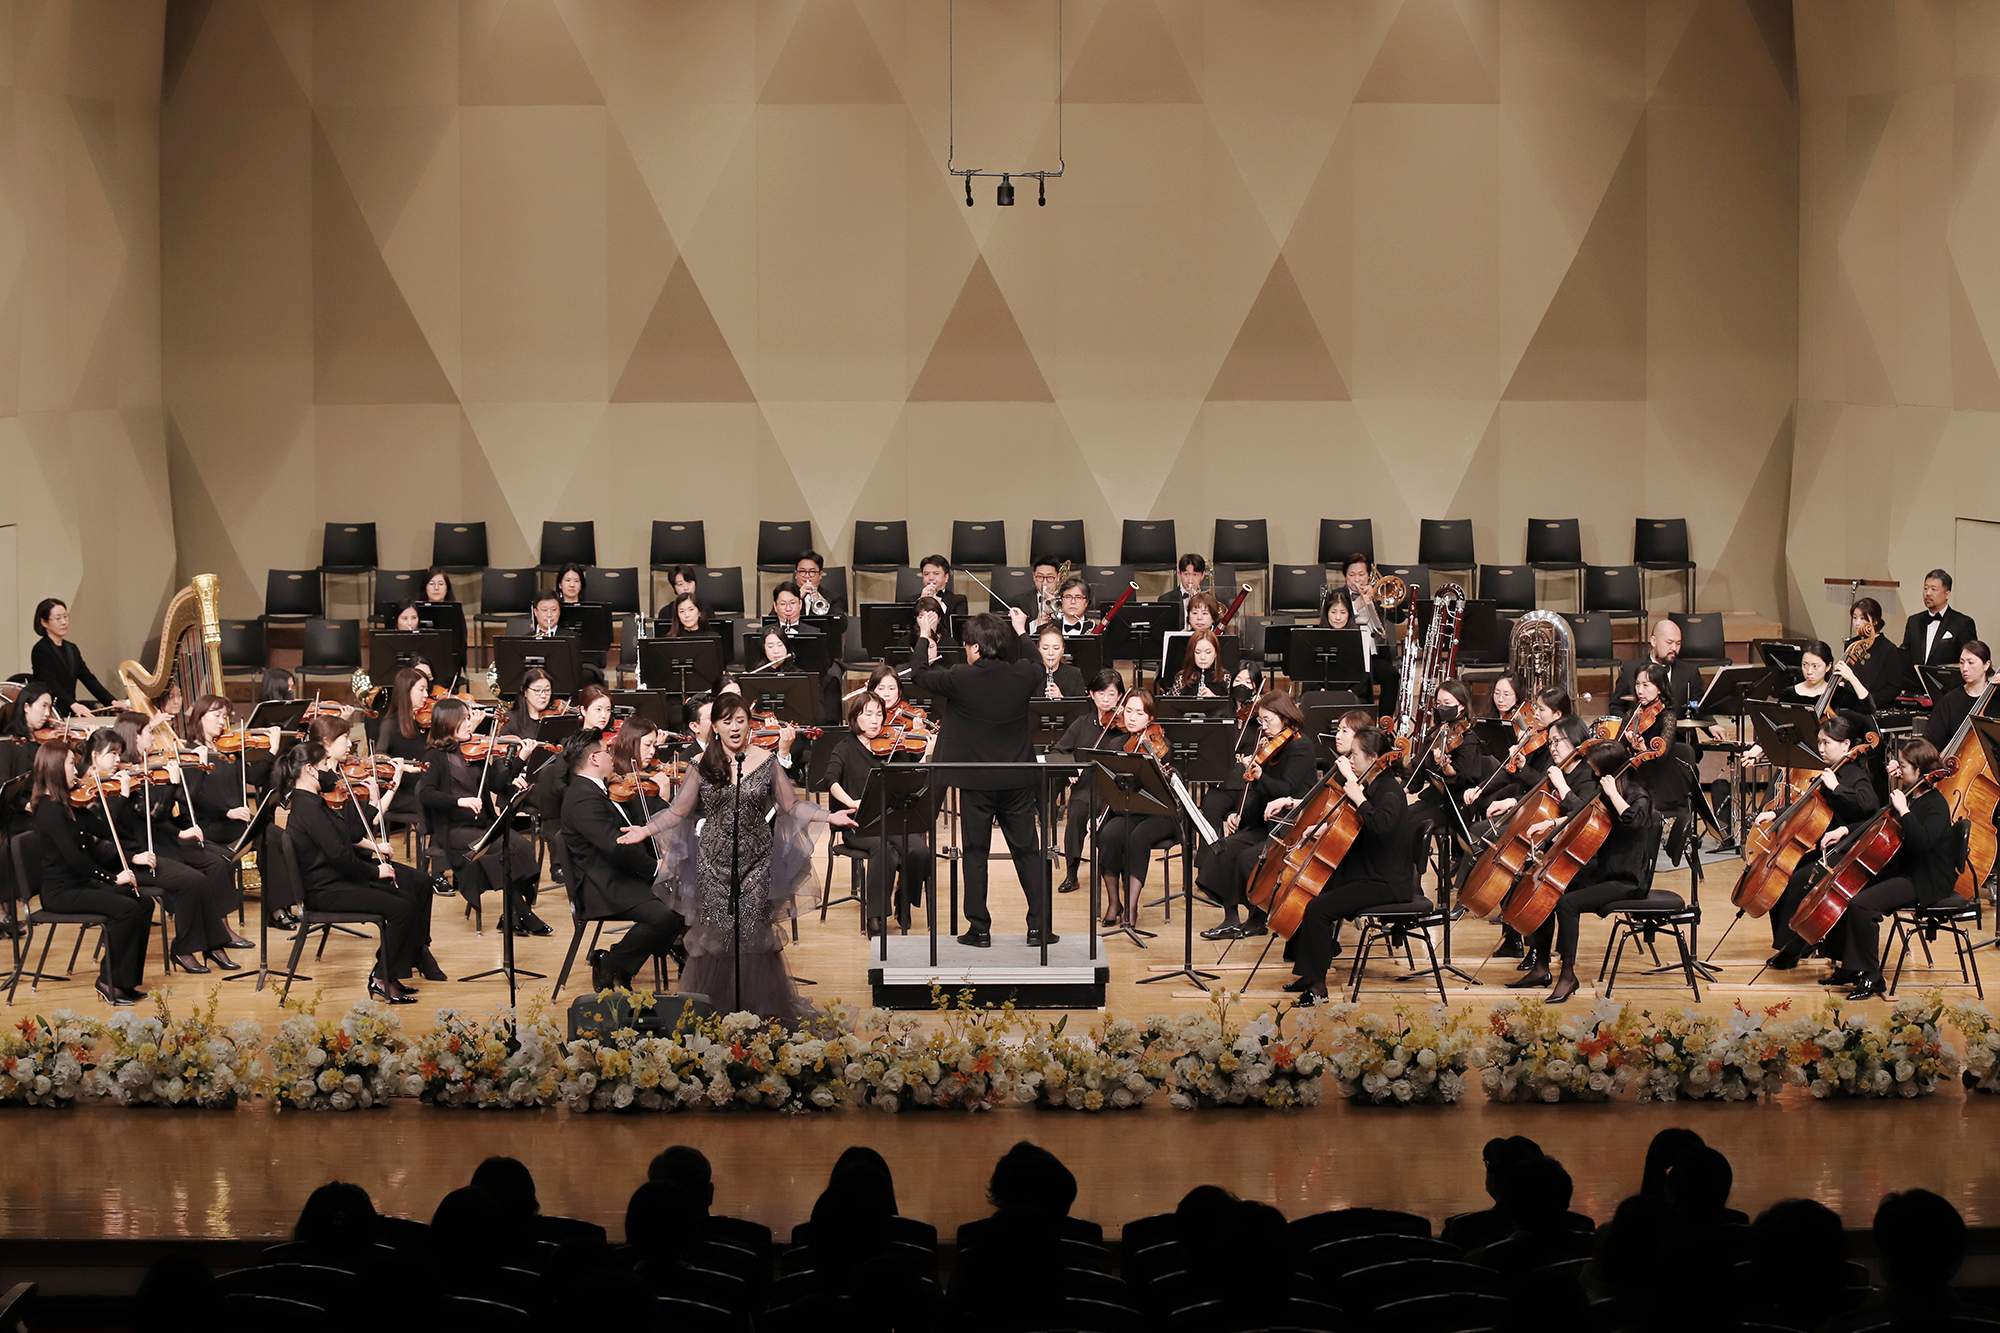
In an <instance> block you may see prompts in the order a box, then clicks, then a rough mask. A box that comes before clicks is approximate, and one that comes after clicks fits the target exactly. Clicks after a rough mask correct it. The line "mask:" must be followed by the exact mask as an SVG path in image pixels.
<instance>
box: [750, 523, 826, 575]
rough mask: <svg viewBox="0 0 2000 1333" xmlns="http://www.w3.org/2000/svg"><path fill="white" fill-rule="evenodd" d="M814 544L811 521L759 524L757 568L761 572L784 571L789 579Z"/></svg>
mask: <svg viewBox="0 0 2000 1333" xmlns="http://www.w3.org/2000/svg"><path fill="white" fill-rule="evenodd" d="M812 544H813V525H812V523H811V521H810V520H807V519H800V520H799V521H798V522H796V523H759V524H758V525H757V568H758V570H759V571H760V572H779V571H782V572H783V573H784V574H785V575H786V576H787V577H790V575H791V572H792V570H793V568H794V567H795V566H797V564H798V562H799V556H800V554H802V553H803V552H806V551H810V550H811V549H812Z"/></svg>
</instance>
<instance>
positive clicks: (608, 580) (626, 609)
mask: <svg viewBox="0 0 2000 1333" xmlns="http://www.w3.org/2000/svg"><path fill="white" fill-rule="evenodd" d="M583 600H584V601H586V602H597V603H600V604H602V605H604V606H608V607H610V608H611V614H613V615H625V616H636V615H638V614H639V569H638V566H636V565H628V566H626V567H625V568H623V569H612V568H608V567H606V566H604V565H592V566H591V567H590V568H588V569H586V570H584V571H583Z"/></svg>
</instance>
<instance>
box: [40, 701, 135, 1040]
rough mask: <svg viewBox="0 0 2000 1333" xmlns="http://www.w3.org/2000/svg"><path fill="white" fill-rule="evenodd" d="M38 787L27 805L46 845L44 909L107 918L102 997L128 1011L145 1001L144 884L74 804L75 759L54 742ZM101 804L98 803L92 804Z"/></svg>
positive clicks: (45, 748)
mask: <svg viewBox="0 0 2000 1333" xmlns="http://www.w3.org/2000/svg"><path fill="white" fill-rule="evenodd" d="M33 772H34V778H33V786H32V789H31V792H30V795H29V798H28V805H29V809H30V811H31V812H32V813H31V818H32V820H33V822H34V829H35V832H37V833H39V834H40V835H41V844H42V888H41V897H42V906H43V907H44V908H45V909H47V910H48V911H51V912H79V913H80V912H89V913H92V914H94V915H97V916H101V917H103V918H104V961H103V962H102V963H101V964H99V966H98V972H97V983H96V988H97V994H98V997H99V998H100V999H102V1000H103V1001H104V1002H105V1003H106V1004H108V1005H111V1006H113V1007H114V1008H119V1009H126V1008H130V1007H131V1006H132V1005H134V1004H136V1003H137V1002H139V1001H140V1000H143V999H145V998H146V992H145V991H142V990H140V989H139V983H140V981H142V980H144V978H145V971H146V936H147V935H148V934H150V933H151V931H152V926H153V905H152V904H151V903H150V902H148V901H146V900H145V899H144V898H142V897H141V896H140V895H139V891H138V879H137V878H136V875H135V872H134V870H133V869H132V867H130V866H128V865H126V864H125V863H124V861H123V860H122V859H121V858H120V857H119V855H118V852H117V850H116V849H115V848H113V847H112V846H111V845H110V844H109V843H107V842H104V841H103V840H101V839H100V838H98V837H96V836H94V835H93V833H92V832H91V830H90V829H89V828H87V827H86V821H85V820H84V819H83V818H82V817H81V814H80V812H79V811H78V810H77V809H76V807H75V806H74V805H73V804H72V803H71V800H70V791H71V789H72V788H74V787H75V786H76V785H77V774H76V756H75V755H73V754H72V753H71V752H70V749H69V747H68V746H66V745H63V744H61V743H59V742H56V741H49V742H47V743H45V744H42V745H39V746H37V747H36V748H35V761H34V769H33ZM95 804H96V802H95V801H93V805H95Z"/></svg>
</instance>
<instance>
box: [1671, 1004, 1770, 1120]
mask: <svg viewBox="0 0 2000 1333" xmlns="http://www.w3.org/2000/svg"><path fill="white" fill-rule="evenodd" d="M1790 1007H1791V1006H1790V1002H1789V1001H1787V1002H1786V1003H1783V1004H1776V1005H1772V1006H1771V1007H1770V1008H1768V1009H1765V1010H1762V1011H1760V1012H1758V1013H1751V1012H1750V1011H1749V1010H1747V1009H1745V1008H1744V1007H1743V1006H1742V1005H1741V1004H1738V1005H1737V1006H1736V1007H1735V1008H1734V1009H1733V1010H1732V1011H1731V1012H1730V1013H1728V1014H1726V1015H1723V1016H1720V1017H1718V1016H1717V1015H1715V1014H1705V1013H1702V1012H1701V1011H1700V1010H1697V1009H1681V1008H1678V1007H1676V1008H1672V1009H1668V1010H1666V1011H1665V1012H1664V1013H1663V1014H1661V1015H1660V1017H1658V1018H1654V1017H1653V1015H1652V1013H1651V1012H1650V1011H1648V1012H1646V1013H1643V1014H1641V1015H1640V1023H1639V1034H1638V1038H1639V1045H1640V1046H1641V1047H1642V1048H1643V1049H1644V1050H1645V1052H1646V1054H1647V1055H1648V1056H1649V1057H1650V1063H1649V1064H1647V1065H1646V1067H1645V1068H1644V1070H1643V1071H1642V1072H1641V1073H1640V1074H1639V1077H1638V1078H1637V1080H1636V1081H1635V1085H1634V1086H1635V1088H1636V1090H1637V1095H1638V1100H1640V1101H1642V1102H1648V1101H1663V1102H1671V1101H1677V1100H1679V1099H1680V1098H1683V1097H1685V1098H1687V1099H1689V1100H1691V1101H1700V1100H1712V1101H1724V1102H1742V1101H1755V1100H1756V1099H1757V1098H1759V1097H1775V1096H1776V1095H1777V1094H1778V1091H1779V1089H1781V1088H1783V1087H1784V1086H1785V1082H1786V1078H1787V1073H1786V1070H1787V1068H1788V1061H1787V1058H1786V1044H1785V1042H1784V1041H1783V1040H1782V1038H1781V1036H1780V1035H1779V1034H1778V1033H1776V1032H1769V1031H1766V1030H1765V1024H1766V1023H1767V1022H1769V1021H1770V1020H1773V1019H1775V1018H1777V1016H1778V1015H1779V1014H1781V1013H1783V1012H1784V1011H1785V1010H1786V1009H1788V1008H1790Z"/></svg>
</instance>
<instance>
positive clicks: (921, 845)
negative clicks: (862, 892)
mask: <svg viewBox="0 0 2000 1333" xmlns="http://www.w3.org/2000/svg"><path fill="white" fill-rule="evenodd" d="M885 843H886V844H887V845H886V848H885V846H884V844H885ZM847 845H848V846H849V847H855V848H859V849H860V850H862V851H864V852H867V853H868V862H867V871H866V876H867V884H868V892H867V894H866V898H867V903H868V917H869V919H870V920H874V919H875V918H877V917H885V916H887V915H889V886H890V884H892V883H894V882H895V880H896V878H897V876H898V874H899V873H900V875H901V876H902V882H903V888H902V892H900V893H898V894H897V895H896V915H897V916H899V917H901V916H906V915H907V914H908V913H909V910H910V906H911V904H913V903H920V902H922V901H923V899H924V883H925V881H926V880H928V879H929V878H930V875H931V868H932V866H933V865H934V864H935V863H936V860H937V858H936V856H935V854H934V853H932V851H931V845H930V843H929V842H927V841H926V840H925V839H924V837H923V835H922V834H920V833H902V834H897V835H895V836H894V837H890V838H862V837H856V836H855V835H854V834H852V833H850V834H848V835H847Z"/></svg>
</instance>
